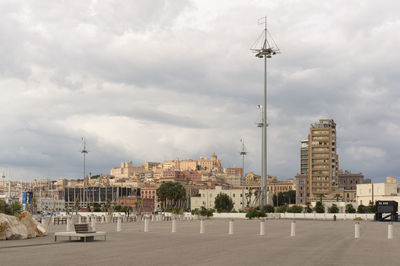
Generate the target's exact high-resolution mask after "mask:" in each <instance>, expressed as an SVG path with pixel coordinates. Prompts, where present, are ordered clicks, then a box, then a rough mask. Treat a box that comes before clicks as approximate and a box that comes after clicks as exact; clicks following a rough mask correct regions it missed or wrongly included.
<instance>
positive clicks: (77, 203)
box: [74, 198, 80, 214]
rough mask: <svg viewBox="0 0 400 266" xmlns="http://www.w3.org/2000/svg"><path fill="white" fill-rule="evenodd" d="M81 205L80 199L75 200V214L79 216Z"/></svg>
mask: <svg viewBox="0 0 400 266" xmlns="http://www.w3.org/2000/svg"><path fill="white" fill-rule="evenodd" d="M79 203H80V200H79V198H75V201H74V209H75V214H78V211H79Z"/></svg>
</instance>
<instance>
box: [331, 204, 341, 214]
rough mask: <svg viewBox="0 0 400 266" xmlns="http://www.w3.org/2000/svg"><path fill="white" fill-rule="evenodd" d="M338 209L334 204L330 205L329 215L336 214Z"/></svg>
mask: <svg viewBox="0 0 400 266" xmlns="http://www.w3.org/2000/svg"><path fill="white" fill-rule="evenodd" d="M338 212H339V208H338V206H337V205H336V204H332V206H331V207H330V208H329V213H338Z"/></svg>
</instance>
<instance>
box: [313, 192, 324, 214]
mask: <svg viewBox="0 0 400 266" xmlns="http://www.w3.org/2000/svg"><path fill="white" fill-rule="evenodd" d="M321 195H322V194H321ZM314 210H315V212H317V213H324V212H325V208H324V204H322V201H317V203H316V204H315V208H314Z"/></svg>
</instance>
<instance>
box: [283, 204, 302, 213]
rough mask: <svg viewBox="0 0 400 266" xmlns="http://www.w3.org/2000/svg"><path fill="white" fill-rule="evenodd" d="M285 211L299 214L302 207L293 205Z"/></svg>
mask: <svg viewBox="0 0 400 266" xmlns="http://www.w3.org/2000/svg"><path fill="white" fill-rule="evenodd" d="M287 211H288V212H291V213H301V212H302V211H303V207H301V206H299V205H293V206H292V207H290V208H288V210H287Z"/></svg>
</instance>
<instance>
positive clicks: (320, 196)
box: [317, 193, 326, 202]
mask: <svg viewBox="0 0 400 266" xmlns="http://www.w3.org/2000/svg"><path fill="white" fill-rule="evenodd" d="M317 197H318V198H319V202H322V198H325V197H326V195H325V194H323V193H320V194H317Z"/></svg>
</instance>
